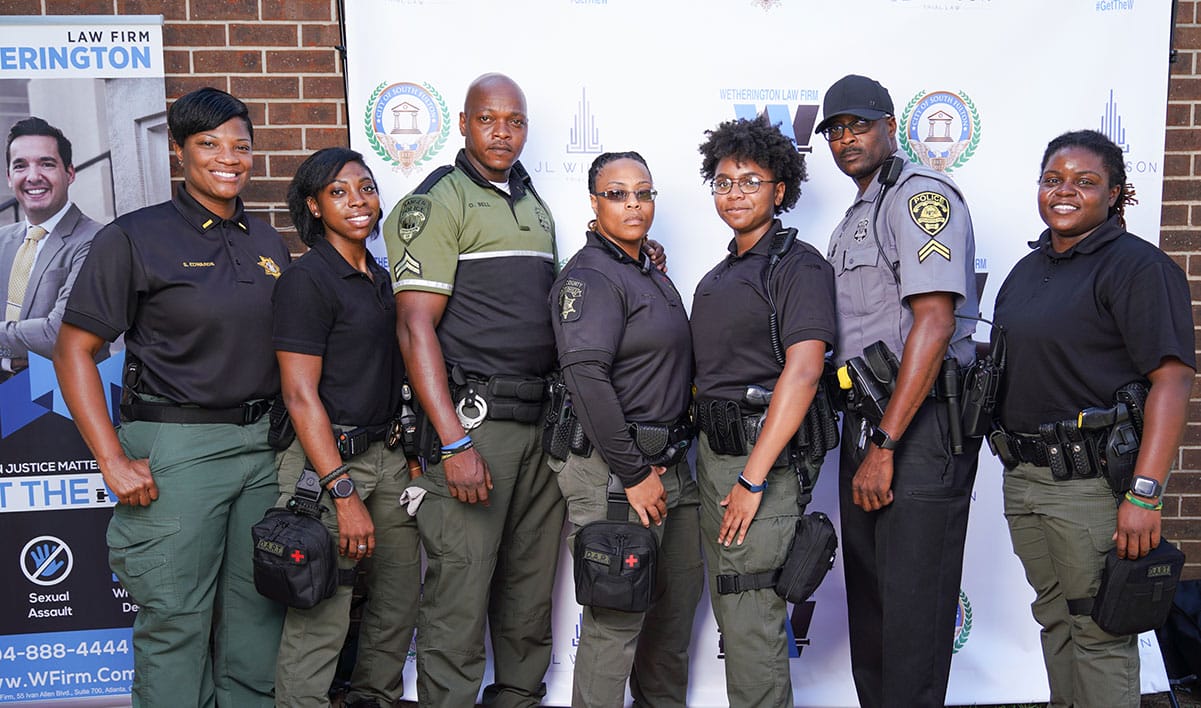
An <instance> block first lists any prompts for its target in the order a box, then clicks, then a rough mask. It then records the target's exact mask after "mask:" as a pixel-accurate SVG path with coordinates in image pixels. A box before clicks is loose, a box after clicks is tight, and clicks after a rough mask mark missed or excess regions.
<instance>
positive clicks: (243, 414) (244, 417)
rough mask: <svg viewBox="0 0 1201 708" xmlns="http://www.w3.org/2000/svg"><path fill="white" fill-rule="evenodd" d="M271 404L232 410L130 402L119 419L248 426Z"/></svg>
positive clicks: (123, 406) (260, 402) (259, 402)
mask: <svg viewBox="0 0 1201 708" xmlns="http://www.w3.org/2000/svg"><path fill="white" fill-rule="evenodd" d="M269 408H271V401H270V400H268V399H260V400H257V401H247V402H246V403H243V404H242V405H240V406H235V407H233V408H200V407H199V406H181V405H177V404H174V403H159V402H156V401H140V400H133V401H128V402H126V403H122V404H121V419H122V420H143V421H149V422H151V423H224V424H229V425H250V424H251V423H254V422H256V421H258V419H259V418H262V417H263V416H264V415H266V414H267V410H268V409H269Z"/></svg>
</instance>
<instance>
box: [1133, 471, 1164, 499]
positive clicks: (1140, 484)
mask: <svg viewBox="0 0 1201 708" xmlns="http://www.w3.org/2000/svg"><path fill="white" fill-rule="evenodd" d="M1130 491H1132V492H1134V493H1135V494H1137V495H1138V496H1140V497H1145V498H1147V499H1159V496H1160V495H1161V494H1163V485H1161V484H1160V483H1159V482H1158V481H1156V480H1154V479H1151V478H1150V477H1144V476H1142V475H1141V474H1140V475H1138V476H1137V477H1134V478H1133V479H1131V480H1130Z"/></svg>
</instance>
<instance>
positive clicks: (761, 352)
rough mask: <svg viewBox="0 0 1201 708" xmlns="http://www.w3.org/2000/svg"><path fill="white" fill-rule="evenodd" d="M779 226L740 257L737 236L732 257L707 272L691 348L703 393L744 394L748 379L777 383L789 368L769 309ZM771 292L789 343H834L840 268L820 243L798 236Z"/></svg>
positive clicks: (696, 304) (695, 306) (695, 305)
mask: <svg viewBox="0 0 1201 708" xmlns="http://www.w3.org/2000/svg"><path fill="white" fill-rule="evenodd" d="M781 228H783V227H782V226H781V225H780V222H779V221H776V222H775V223H774V224H773V226H772V228H771V229H769V230H768V232H767V233H766V234H765V235H764V236H763V238H761V239H759V242H758V243H756V244H755V245H754V246H752V247H751V248H750V249H749V250H747V252H746V253H744V254H742V255H741V256H739V255H737V254H738V246H737V243H736V242H735V241H734V240H731V241H730V245H729V251H730V255H728V256H726V258H725V259H724V260H722V262H720V263H718V264H717V267H715V268H714V269H713V270H711V271H709V272H708V273H706V274H705V277H704V278H701V281H700V283H698V284H697V286H696V293H695V294H694V295H693V299H692V349H693V355H694V356H695V358H696V378H695V383H696V395H697V397H702V398H727V399H733V400H742V395H743V392H744V391H745V390H746V386H747V385H748V384H757V385H759V386H763V387H764V388H767V389H774V388H775V386H776V379H777V378H779V376H780V372H781V371H782V370H783V368H782V367H781V366H780V365H779V364H778V363H777V362H776V358H775V355H774V354H772V348H771V330H770V324H769V321H770V315H771V307H770V306H769V304H768V300H767V291H766V289H765V282H764V274H765V272H766V269H767V263H768V253H769V251H770V248H771V241H772V235H773V234H775V233H776V232H777V231H778V230H779V229H781ZM771 292H772V298H773V300H774V301H775V303H776V312H777V317H778V318H779V323H780V342H781V344H782V345H783V347H784V349H785V350H787V349H788V347H790V346H792V345H793V344H796V343H797V342H802V341H806V340H813V339H817V340H821V341H823V342H825V343H826V349H827V350H829V348H830V347H832V346H833V343H834V341H835V333H836V331H837V330H836V324H835V316H836V312H837V310H836V308H835V305H834V302H835V300H834V269H833V268H832V267H831V266H830V264H829V263H828V262H827V261H826V259H825V258H824V257H823V256H822V254H821V253H819V252H818V251H817V249H815V248H813V246H810V245H809V244H807V243H805V242H804V241H800V240H798V241H796V243H794V244H793V245H792V247H791V248H789V249H788V252H787V253H785V254H784V256H783V257H782V258H781V259H780V262H779V263H778V264H777V265H776V269H775V271H774V272H773V274H772V282H771Z"/></svg>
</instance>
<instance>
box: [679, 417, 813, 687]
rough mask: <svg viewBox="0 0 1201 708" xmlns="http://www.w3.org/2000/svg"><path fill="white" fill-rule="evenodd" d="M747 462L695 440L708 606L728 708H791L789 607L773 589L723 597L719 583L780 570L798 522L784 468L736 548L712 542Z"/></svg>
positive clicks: (774, 474)
mask: <svg viewBox="0 0 1201 708" xmlns="http://www.w3.org/2000/svg"><path fill="white" fill-rule="evenodd" d="M746 461H747V456H746V455H719V454H717V453H715V452H713V449H712V448H710V447H709V442H708V438H707V437H705V434H704V433H701V436H700V442H699V444H698V446H697V465H696V466H697V475H696V476H697V482H698V484H699V486H700V491H701V539H702V547H703V548H704V549H705V560H706V562H707V563H708V565H709V599H710V601H711V602H712V603H713V615H714V616H715V617H716V619H717V627H718V630H720V632H721V637H722V642H723V646H724V648H725V667H726V697H727V698H728V699H729V701H730V706H731V708H742V707H743V706H746V707H747V708H751V707H755V708H765V707H767V706H791V705H792V675H791V673H790V669H789V665H788V632H787V629H786V628H785V627H786V623H787V622H788V605H787V603H786V602H784V599H783V598H781V597H780V596H779V595H777V594H776V591H775V590H774V589H772V588H762V589H760V590H748V591H746V592H741V593H732V594H729V595H721V594H719V593H718V592H717V576H718V575H746V574H751V573H762V572H764V571H768V570H774V569H776V568H779V567H781V566H783V565H784V559H785V558H787V556H788V547H789V545H790V544H791V543H792V537H793V535H794V534H795V533H796V522H797V519H798V518H799V517H800V507H799V506H798V498H799V495H800V484H799V483H798V482H797V477H796V473H794V472H792V471H790V470H789V469H788V467H786V466H782V465H781V466H777V467H773V468H772V470H771V472H769V473H768V475H767V489H766V490H764V491H763V492H762V494H763V500H762V502H761V503H760V505H759V511H758V512H756V514H755V519H754V521H752V522H751V525H750V528H749V529H748V530H747V534H746V539H745V540H744V541H743V542H742V545H738V544H737V543H731V544H730V545H729V546H723V545H720V544H718V542H717V534H718V532H719V531H720V529H721V519H722V516H723V515H724V514H725V509H724V507H722V506H721V505H720V502H721V500H722V499H724V498H725V496H726V495H727V494H729V493H730V490H731V489H732V488H733V487H734V485H735V484H737V483H738V475H740V474H742V471H743V469H745V467H746Z"/></svg>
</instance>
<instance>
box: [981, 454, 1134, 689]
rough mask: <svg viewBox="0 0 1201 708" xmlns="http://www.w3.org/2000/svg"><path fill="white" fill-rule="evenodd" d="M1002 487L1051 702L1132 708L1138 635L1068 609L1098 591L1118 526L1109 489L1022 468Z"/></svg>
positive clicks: (1096, 479)
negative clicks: (1121, 633)
mask: <svg viewBox="0 0 1201 708" xmlns="http://www.w3.org/2000/svg"><path fill="white" fill-rule="evenodd" d="M1004 490H1005V519H1006V520H1007V521H1008V522H1009V538H1010V540H1011V541H1012V542H1013V552H1014V553H1016V554H1017V556H1018V558H1020V559H1021V561H1022V567H1023V568H1025V570H1026V580H1027V581H1028V582H1029V583H1030V587H1032V588H1034V591H1035V598H1034V602H1033V603H1032V604H1031V605H1030V608H1031V609H1032V610H1033V612H1034V619H1035V620H1037V621H1038V623H1039V624H1040V625H1042V628H1043V629H1042V646H1043V662H1044V663H1045V664H1046V667H1047V680H1048V681H1049V683H1050V684H1051V703H1050V705H1052V706H1088V707H1089V708H1108V707H1112V708H1137V706H1138V705H1139V700H1140V699H1139V689H1140V685H1139V657H1138V637H1137V636H1135V635H1130V636H1125V637H1118V636H1114V635H1112V634H1109V633H1107V632H1106V631H1105V630H1103V629H1101V628H1100V627H1098V626H1097V623H1096V622H1093V620H1092V618H1091V617H1089V616H1087V615H1073V614H1071V613H1070V612H1068V604H1067V601H1068V600H1075V599H1079V598H1085V597H1092V596H1093V595H1095V594H1096V593H1097V589H1098V588H1099V587H1100V586H1101V571H1102V569H1104V567H1105V554H1107V553H1108V552H1109V549H1111V548H1113V545H1114V542H1113V533H1114V530H1115V529H1116V528H1117V523H1118V509H1117V506H1118V503H1117V500H1116V499H1114V496H1113V493H1112V492H1111V491H1110V489H1109V485H1108V484H1107V483H1106V482H1105V480H1104V479H1103V478H1100V477H1094V478H1092V479H1073V480H1067V481H1062V482H1060V481H1056V480H1055V479H1053V478H1052V477H1051V470H1050V469H1049V468H1046V467H1035V466H1034V465H1024V464H1023V465H1018V466H1017V467H1015V468H1013V469H1011V470H1007V471H1006V472H1005V483H1004Z"/></svg>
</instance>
